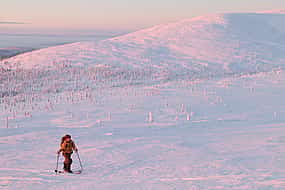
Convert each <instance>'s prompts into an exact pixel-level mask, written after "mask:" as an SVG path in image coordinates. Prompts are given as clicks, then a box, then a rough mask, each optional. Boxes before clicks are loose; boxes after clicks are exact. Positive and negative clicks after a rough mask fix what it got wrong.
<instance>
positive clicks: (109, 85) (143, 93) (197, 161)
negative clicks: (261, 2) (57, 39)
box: [0, 11, 285, 190]
mask: <svg viewBox="0 0 285 190" xmlns="http://www.w3.org/2000/svg"><path fill="white" fill-rule="evenodd" d="M283 13H284V12H282V11H277V12H276V11H275V12H272V11H270V12H268V13H258V14H250V13H248V14H219V15H212V16H206V17H199V18H195V19H190V20H184V21H181V22H178V23H171V24H167V25H160V26H156V27H153V28H150V29H146V30H142V31H139V32H135V33H132V34H128V35H125V36H121V37H117V38H113V39H109V40H105V41H102V42H100V43H96V44H95V43H92V42H86V43H74V44H69V45H64V46H57V47H52V48H47V49H42V50H37V51H34V52H30V53H25V54H22V55H19V56H16V57H14V58H11V59H7V60H4V61H3V62H1V63H0V66H1V68H2V70H1V69H0V70H1V76H0V82H1V83H0V163H1V165H0V189H1V190H2V189H4V190H14V189H24V190H25V189H28V190H33V189H50V190H52V189H70V190H77V189H86V190H88V189H92V190H93V189H102V190H103V189H110V190H118V189H124V190H128V189H129V190H134V189H136V190H139V189H142V190H148V189H149V190H151V189H163V190H168V189H169V190H173V189H181V190H184V189H185V190H186V189H187V190H189V189H191V190H204V189H205V190H208V189H211V190H228V189H241V190H248V189H251V190H260V189H274V190H275V189H276V190H277V189H284V188H285V183H284V176H285V172H284V171H285V167H284V163H285V156H284V155H285V150H284V144H285V135H284V132H285V131H284V130H285V128H284V126H285V119H284V118H285V112H284V111H283V108H284V103H283V102H284V96H285V73H284V71H283V64H284V61H285V57H284V53H283V52H285V49H284V47H285V46H284V42H285V41H284V39H285V38H283V37H284V31H285V30H284V29H285V28H284V25H282V24H280V20H281V21H282V23H283V20H284V14H283ZM278 23H279V24H278ZM251 24H254V25H253V26H251ZM241 26H242V27H243V28H244V30H240V28H239V27H241ZM260 27H262V29H263V30H259V29H260ZM253 28H256V29H255V30H253ZM256 32H258V33H256ZM269 33H270V34H272V35H268V34H269ZM217 47H219V48H217ZM193 60H194V61H193ZM225 60H227V61H225ZM17 63H18V64H17ZM150 63H151V64H150ZM30 68H33V70H29V69H30ZM189 74H191V75H189ZM192 74H193V75H192ZM66 133H70V134H71V135H72V136H73V139H74V140H75V143H77V145H78V147H79V153H80V156H81V159H82V161H83V165H84V171H83V173H82V174H80V175H73V174H60V175H56V174H55V172H54V169H55V164H56V163H55V162H56V151H57V149H58V146H59V141H60V138H61V136H62V135H64V134H66ZM73 160H74V163H73V169H74V170H77V169H79V167H80V166H79V162H78V160H77V158H76V155H75V154H74V155H73ZM62 162H63V158H62V157H60V168H59V169H61V168H62Z"/></svg>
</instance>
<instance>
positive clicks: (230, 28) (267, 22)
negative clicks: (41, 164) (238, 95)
mask: <svg viewBox="0 0 285 190" xmlns="http://www.w3.org/2000/svg"><path fill="white" fill-rule="evenodd" d="M283 13H284V12H283V11H276V12H270V13H240V14H238V13H237V14H217V15H207V16H202V17H198V18H194V19H186V20H183V21H180V22H176V23H170V24H164V25H159V26H155V27H152V28H149V29H145V30H142V31H138V32H135V33H131V34H128V35H125V36H120V37H116V38H113V39H109V40H104V41H101V42H99V43H93V42H84V43H83V42H82V43H74V44H69V45H63V46H57V47H51V48H47V49H41V50H38V51H34V52H31V53H26V54H22V55H19V56H16V57H14V58H11V59H8V60H5V63H6V65H9V67H11V68H15V64H17V65H18V66H17V67H19V68H25V69H35V68H51V69H53V68H54V65H57V64H60V63H63V62H64V63H69V64H70V65H72V66H83V65H89V66H90V65H91V66H96V65H107V66H111V67H121V68H128V69H131V70H133V69H135V70H137V69H139V70H141V69H143V70H151V71H153V72H158V73H161V72H163V74H164V75H165V73H167V75H171V76H172V75H174V76H176V77H177V76H182V75H188V76H190V75H191V77H192V78H193V77H201V76H200V75H203V76H207V77H208V76H218V75H224V74H225V73H226V74H232V73H241V72H243V73H251V72H258V71H268V70H271V69H272V68H276V67H282V68H283V66H284V62H285V54H284V52H285V45H284V44H285V22H284V20H285V14H283ZM3 64H4V63H3V62H2V63H1V65H3Z"/></svg>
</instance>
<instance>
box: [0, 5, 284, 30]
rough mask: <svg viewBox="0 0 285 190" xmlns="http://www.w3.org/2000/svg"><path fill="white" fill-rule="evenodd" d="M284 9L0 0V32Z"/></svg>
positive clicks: (127, 25)
mask: <svg viewBox="0 0 285 190" xmlns="http://www.w3.org/2000/svg"><path fill="white" fill-rule="evenodd" d="M272 9H285V0H0V32H6V31H9V32H11V31H15V32H16V31H21V32H29V31H30V32H32V31H46V32H48V31H82V32H92V31H95V30H98V31H99V30H100V31H128V30H129V31H134V30H139V29H141V28H146V27H150V26H153V25H156V24H161V23H167V22H173V21H178V20H181V19H185V18H192V17H195V16H200V15H205V14H211V13H220V12H255V11H264V10H272Z"/></svg>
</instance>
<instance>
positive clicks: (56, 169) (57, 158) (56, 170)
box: [54, 154, 59, 174]
mask: <svg viewBox="0 0 285 190" xmlns="http://www.w3.org/2000/svg"><path fill="white" fill-rule="evenodd" d="M58 160H59V154H57V157H56V168H55V170H54V171H55V173H56V174H57V172H58Z"/></svg>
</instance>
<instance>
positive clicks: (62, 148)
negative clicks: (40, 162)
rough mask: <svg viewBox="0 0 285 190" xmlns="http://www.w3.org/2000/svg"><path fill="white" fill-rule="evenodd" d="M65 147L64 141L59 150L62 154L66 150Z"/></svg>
mask: <svg viewBox="0 0 285 190" xmlns="http://www.w3.org/2000/svg"><path fill="white" fill-rule="evenodd" d="M64 147H65V143H62V145H61V146H60V149H59V150H58V151H57V153H58V154H60V153H61V152H62V151H63V150H64Z"/></svg>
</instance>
